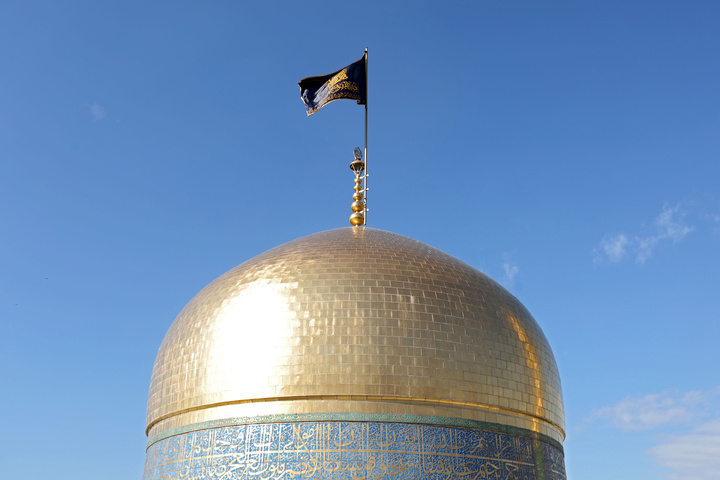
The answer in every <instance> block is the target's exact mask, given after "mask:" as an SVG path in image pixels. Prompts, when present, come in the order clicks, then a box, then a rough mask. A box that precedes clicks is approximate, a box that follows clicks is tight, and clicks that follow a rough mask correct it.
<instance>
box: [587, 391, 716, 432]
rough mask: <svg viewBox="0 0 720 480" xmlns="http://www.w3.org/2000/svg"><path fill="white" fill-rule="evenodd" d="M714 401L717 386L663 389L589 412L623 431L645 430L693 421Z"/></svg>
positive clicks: (711, 406) (711, 405) (709, 407)
mask: <svg viewBox="0 0 720 480" xmlns="http://www.w3.org/2000/svg"><path fill="white" fill-rule="evenodd" d="M717 403H720V387H718V388H715V389H713V390H708V391H701V390H694V391H690V392H687V393H684V394H680V393H678V392H662V393H653V394H649V395H644V396H636V397H627V398H625V399H624V400H622V401H621V402H618V403H616V404H615V405H611V406H608V407H603V408H599V409H596V410H594V411H593V412H592V415H591V416H592V417H594V418H597V419H605V420H608V421H610V423H612V424H613V425H614V426H615V427H617V428H619V429H621V430H623V431H632V430H635V431H637V430H648V429H652V428H657V427H659V426H662V425H666V424H689V423H692V421H693V420H695V419H697V418H701V417H702V416H703V414H705V412H707V411H708V410H711V409H713V407H714V405H715V404H717ZM715 408H717V407H715Z"/></svg>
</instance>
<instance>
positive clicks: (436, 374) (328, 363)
mask: <svg viewBox="0 0 720 480" xmlns="http://www.w3.org/2000/svg"><path fill="white" fill-rule="evenodd" d="M308 413H310V414H311V413H358V414H397V415H425V416H445V417H449V418H460V419H467V420H474V421H483V422H485V421H486V422H493V423H499V424H503V425H512V426H517V427H519V428H525V429H527V430H532V431H536V432H539V433H542V434H545V435H548V436H550V437H551V438H554V439H557V440H558V441H562V440H563V438H564V431H563V430H564V413H563V405H562V393H561V389H560V378H559V375H558V371H557V366H556V364H555V360H554V357H553V354H552V351H551V349H550V346H549V345H548V343H547V340H546V339H545V336H544V335H543V333H542V331H541V329H540V327H539V326H538V325H537V323H536V322H535V320H534V319H533V318H532V316H531V315H530V313H529V312H528V311H527V310H526V309H525V308H524V307H523V305H522V304H521V303H520V302H519V301H518V300H517V299H516V298H515V297H513V296H512V295H511V294H510V293H508V292H507V291H506V290H505V289H503V288H502V287H501V286H500V285H498V284H497V283H496V282H494V281H493V280H491V279H490V278H488V277H487V276H485V275H484V274H482V273H480V272H479V271H477V270H475V269H474V268H472V267H470V266H468V265H467V264H465V263H463V262H461V261H459V260H457V259H455V258H453V257H451V256H449V255H447V254H445V253H443V252H441V251H439V250H437V249H434V248H432V247H430V246H428V245H425V244H423V243H420V242H417V241H415V240H412V239H409V238H407V237H402V236H400V235H396V234H393V233H389V232H384V231H381V230H376V229H370V228H367V227H348V228H341V229H336V230H330V231H327V232H321V233H318V234H315V235H310V236H308V237H303V238H300V239H297V240H295V241H292V242H289V243H286V244H284V245H281V246H279V247H277V248H274V249H272V250H269V251H267V252H265V253H263V254H261V255H259V256H257V257H255V258H253V259H251V260H248V261H247V262H245V263H243V264H241V265H239V266H238V267H236V268H234V269H232V270H230V271H229V272H227V273H226V274H224V275H222V276H221V277H219V278H218V279H216V280H215V281H213V282H212V283H211V284H210V285H208V286H207V287H205V288H204V289H203V290H202V291H201V292H200V293H198V294H197V295H196V296H195V298H193V299H192V300H191V301H190V302H189V303H188V304H187V306H186V307H185V308H184V309H183V310H182V312H180V315H178V317H177V319H176V320H175V322H174V323H173V324H172V326H171V327H170V329H169V330H168V333H167V335H166V337H165V339H164V340H163V343H162V345H161V347H160V350H159V352H158V356H157V359H156V361H155V366H154V369H153V375H152V380H151V386H150V395H149V398H148V417H147V422H148V434H149V435H150V436H151V437H152V436H154V435H157V434H160V433H162V432H165V431H168V430H172V429H176V428H181V427H183V426H186V425H190V424H194V423H200V422H207V421H214V420H219V419H224V418H230V417H247V416H253V415H278V414H279V415H281V414H308Z"/></svg>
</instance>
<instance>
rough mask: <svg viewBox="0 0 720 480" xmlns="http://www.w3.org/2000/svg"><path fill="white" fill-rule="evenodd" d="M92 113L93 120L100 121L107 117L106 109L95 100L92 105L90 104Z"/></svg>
mask: <svg viewBox="0 0 720 480" xmlns="http://www.w3.org/2000/svg"><path fill="white" fill-rule="evenodd" d="M90 115H92V118H93V120H95V121H96V122H99V121H100V120H102V119H103V118H105V109H104V108H103V107H101V106H100V105H99V104H98V103H97V102H94V103H93V104H92V105H90Z"/></svg>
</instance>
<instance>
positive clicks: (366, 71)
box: [364, 47, 368, 225]
mask: <svg viewBox="0 0 720 480" xmlns="http://www.w3.org/2000/svg"><path fill="white" fill-rule="evenodd" d="M367 125H368V49H367V47H366V48H365V223H364V225H367V217H368V207H367V205H368V199H367V198H368V159H367V130H368V129H367Z"/></svg>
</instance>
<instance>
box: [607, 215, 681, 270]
mask: <svg viewBox="0 0 720 480" xmlns="http://www.w3.org/2000/svg"><path fill="white" fill-rule="evenodd" d="M692 231H693V227H692V226H689V225H687V224H686V223H685V212H684V211H683V210H682V209H681V207H680V205H679V204H678V205H675V206H673V207H670V206H668V205H665V206H663V210H662V212H661V213H660V215H658V217H657V218H656V219H655V221H654V223H653V228H652V232H651V233H650V234H648V235H644V236H639V235H634V236H629V235H627V234H625V233H615V234H610V235H605V237H603V239H602V240H601V241H600V246H599V247H597V248H595V249H594V250H593V254H594V258H595V263H600V262H602V261H603V260H608V261H610V262H612V263H618V262H620V261H622V260H623V259H624V258H625V257H628V256H632V257H634V258H635V262H636V263H645V262H646V261H647V260H648V259H649V258H650V257H651V256H652V254H653V252H654V251H655V249H656V248H657V246H658V245H660V244H662V243H667V242H670V243H678V242H680V241H681V240H683V239H684V238H685V237H686V236H687V235H688V234H689V233H690V232H692Z"/></svg>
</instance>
